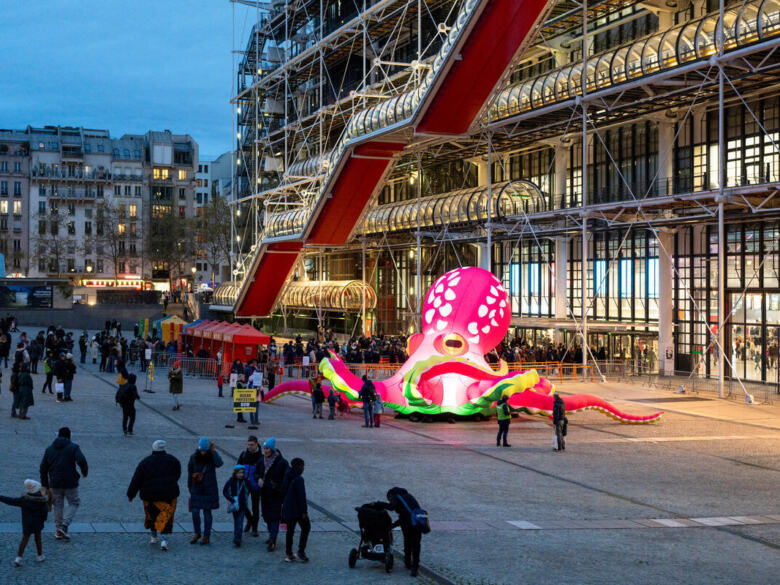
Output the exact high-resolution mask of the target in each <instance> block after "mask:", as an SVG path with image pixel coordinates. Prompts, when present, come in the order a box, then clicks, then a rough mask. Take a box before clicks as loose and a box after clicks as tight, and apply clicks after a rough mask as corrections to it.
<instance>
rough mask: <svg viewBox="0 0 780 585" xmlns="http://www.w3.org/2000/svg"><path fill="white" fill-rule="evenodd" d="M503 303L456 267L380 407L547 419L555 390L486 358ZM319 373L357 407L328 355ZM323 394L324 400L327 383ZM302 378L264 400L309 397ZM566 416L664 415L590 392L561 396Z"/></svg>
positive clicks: (494, 289)
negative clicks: (504, 411) (501, 407)
mask: <svg viewBox="0 0 780 585" xmlns="http://www.w3.org/2000/svg"><path fill="white" fill-rule="evenodd" d="M510 313H511V312H510V307H509V298H508V295H507V292H506V290H505V289H504V287H503V286H502V285H501V283H500V282H499V280H498V279H497V278H496V277H495V276H493V275H492V274H491V273H490V272H488V271H487V270H483V269H482V268H476V267H468V268H457V269H455V270H452V271H450V272H447V273H446V274H444V275H443V276H442V277H440V278H439V279H438V280H437V281H436V282H434V283H433V285H432V286H431V288H430V290H429V291H428V296H427V297H426V298H425V304H424V305H423V314H422V325H423V332H422V333H415V334H414V335H412V336H411V337H410V338H409V341H408V347H407V353H408V354H409V359H408V360H407V361H406V362H405V363H404V364H403V365H402V366H401V368H400V369H399V370H398V371H397V372H396V373H395V374H394V375H393V376H391V377H390V378H388V379H386V380H381V381H374V385H375V388H376V392H377V393H378V394H379V395H380V396H381V397H382V400H383V402H384V404H385V406H387V407H390V408H392V409H394V410H396V411H397V412H400V413H402V414H413V413H420V414H425V415H434V414H448V413H449V414H451V415H462V416H467V415H475V414H481V415H491V414H493V413H494V412H495V408H496V401H497V400H498V399H499V398H500V397H501V396H507V397H508V399H509V402H508V404H509V406H510V407H511V408H512V410H513V411H515V412H524V413H527V414H540V415H543V416H550V415H551V414H552V409H553V393H554V392H555V386H554V385H553V384H552V383H550V382H549V381H548V380H545V379H544V378H540V377H539V374H538V373H537V372H536V370H526V371H523V372H509V371H508V368H507V364H506V362H504V361H503V360H502V361H501V362H500V363H499V368H498V370H497V371H495V370H493V369H492V368H491V367H490V366H489V365H488V364H487V362H486V361H485V358H484V355H485V354H486V353H487V352H489V351H490V350H492V349H493V348H494V347H495V346H496V345H498V343H500V342H501V341H502V340H503V339H504V336H505V335H506V333H507V331H508V329H509V323H510V318H511V314H510ZM320 372H321V373H322V374H323V375H324V376H325V378H327V380H328V381H329V383H330V386H332V387H333V388H335V389H336V390H337V391H338V392H339V393H340V394H341V395H342V397H343V398H344V399H345V400H347V401H348V402H349V403H350V404H351V405H360V398H359V396H358V393H359V392H360V388H361V386H362V384H363V381H362V379H361V378H360V377H358V376H356V375H355V374H353V373H352V372H350V371H349V369H348V368H347V366H346V365H345V364H344V362H343V361H342V360H341V359H340V358H339V357H338V356H337V355H335V354H334V353H332V352H331V357H329V358H324V359H323V360H322V362H321V363H320ZM325 386H326V394H327V386H328V385H327V383H326V384H325ZM310 392H311V387H310V384H309V382H308V380H289V381H287V382H283V383H281V384H279V385H278V386H276V387H274V388H273V389H272V390H271V391H270V392H268V393H267V394H266V396H265V402H270V401H273V400H276V399H277V398H279V397H280V396H283V395H286V394H309V393H310ZM562 398H563V401H564V403H565V404H566V411H567V413H573V412H580V411H584V410H598V411H600V412H603V413H604V414H606V415H607V416H610V417H612V418H614V419H616V420H618V421H620V422H622V423H635V424H636V423H639V424H641V423H651V422H655V421H657V420H659V419H660V418H661V416H663V412H658V413H655V414H652V415H649V416H637V415H632V414H626V413H624V412H621V411H619V410H618V409H617V408H615V407H614V406H612V405H611V404H610V403H608V402H607V401H606V400H604V399H602V398H599V397H598V396H593V395H591V394H574V395H571V396H563V397H562Z"/></svg>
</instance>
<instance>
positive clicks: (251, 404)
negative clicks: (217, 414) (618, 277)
mask: <svg viewBox="0 0 780 585" xmlns="http://www.w3.org/2000/svg"><path fill="white" fill-rule="evenodd" d="M256 410H257V390H256V389H255V388H234V389H233V412H255V411H256Z"/></svg>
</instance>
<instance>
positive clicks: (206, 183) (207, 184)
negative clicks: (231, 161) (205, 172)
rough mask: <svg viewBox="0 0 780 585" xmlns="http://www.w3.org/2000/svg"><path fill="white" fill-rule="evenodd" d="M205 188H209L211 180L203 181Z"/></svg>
mask: <svg viewBox="0 0 780 585" xmlns="http://www.w3.org/2000/svg"><path fill="white" fill-rule="evenodd" d="M203 186H204V187H208V186H209V180H208V179H203Z"/></svg>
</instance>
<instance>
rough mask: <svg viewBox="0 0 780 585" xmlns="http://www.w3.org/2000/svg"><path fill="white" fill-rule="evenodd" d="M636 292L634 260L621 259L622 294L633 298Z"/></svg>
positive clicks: (624, 296) (623, 296)
mask: <svg viewBox="0 0 780 585" xmlns="http://www.w3.org/2000/svg"><path fill="white" fill-rule="evenodd" d="M633 294H634V262H633V261H632V260H631V258H621V259H620V296H621V297H622V298H624V299H628V298H631V297H632V296H633Z"/></svg>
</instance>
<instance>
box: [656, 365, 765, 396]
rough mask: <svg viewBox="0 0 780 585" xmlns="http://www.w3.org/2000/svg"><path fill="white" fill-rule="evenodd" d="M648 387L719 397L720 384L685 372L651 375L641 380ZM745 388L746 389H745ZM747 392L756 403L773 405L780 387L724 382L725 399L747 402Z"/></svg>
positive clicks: (762, 383)
mask: <svg viewBox="0 0 780 585" xmlns="http://www.w3.org/2000/svg"><path fill="white" fill-rule="evenodd" d="M641 380H642V381H644V382H645V383H646V384H647V385H648V386H653V387H656V388H662V389H664V390H671V391H680V389H682V391H683V392H685V393H689V392H690V393H695V394H700V393H701V394H711V395H713V396H718V391H719V388H718V386H719V384H718V378H717V377H709V378H708V377H707V376H705V375H703V374H693V375H691V373H690V372H684V371H675V372H674V375H672V376H664V375H661V374H651V375H648V376H643V377H642V378H641ZM743 388H744V389H743ZM745 392H747V393H748V394H750V395H751V396H752V397H753V399H754V401H755V402H758V403H761V404H772V403H773V402H774V400H775V397H776V396H777V395H778V394H780V386H778V385H777V384H771V383H764V382H752V381H748V380H741V381H740V380H738V379H737V378H726V379H725V380H724V381H723V397H724V398H727V399H730V400H736V401H739V402H745Z"/></svg>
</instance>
